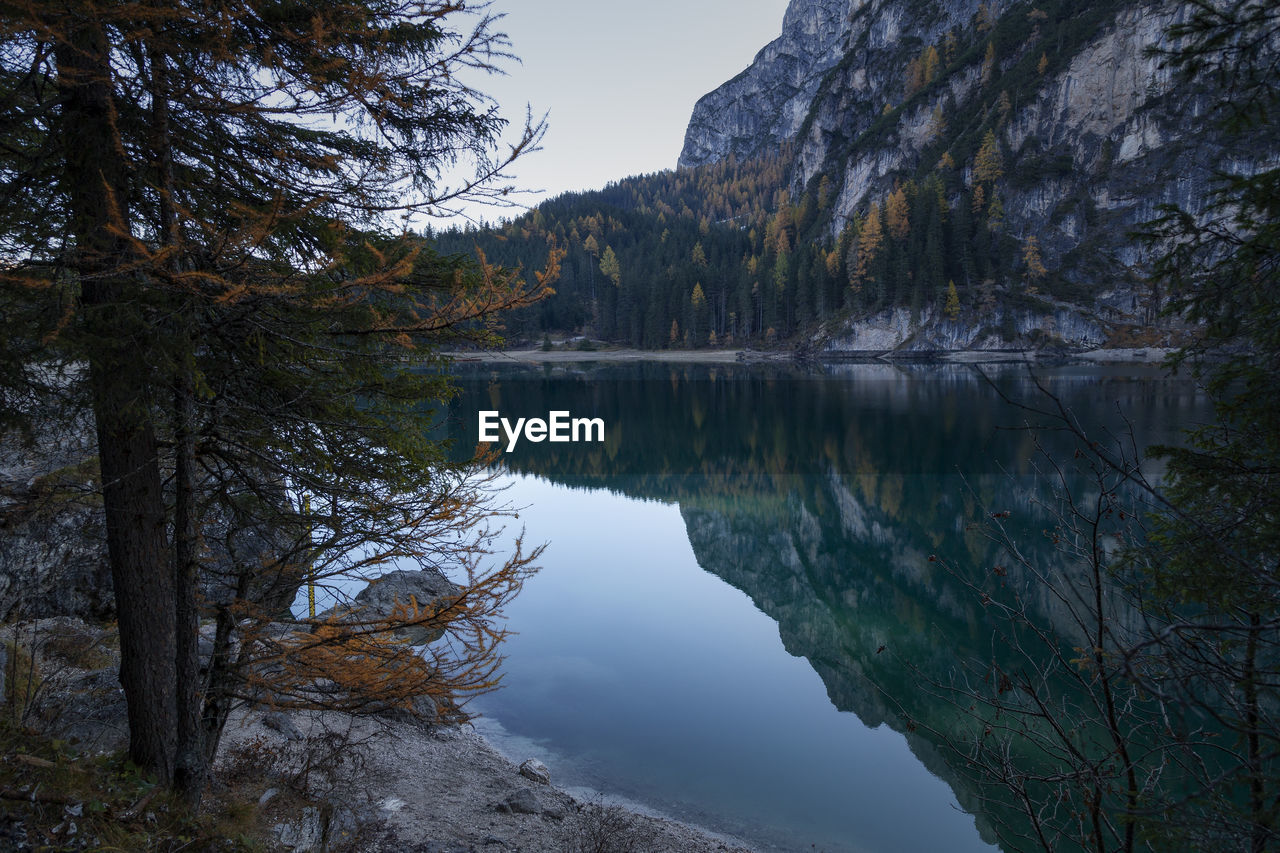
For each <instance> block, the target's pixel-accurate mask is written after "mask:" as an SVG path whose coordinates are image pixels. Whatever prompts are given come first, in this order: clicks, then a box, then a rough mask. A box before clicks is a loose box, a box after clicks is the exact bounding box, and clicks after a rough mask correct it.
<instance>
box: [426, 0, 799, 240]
mask: <svg viewBox="0 0 1280 853" xmlns="http://www.w3.org/2000/svg"><path fill="white" fill-rule="evenodd" d="M786 7H787V0H628V2H606V0H494V2H493V3H492V6H491V8H490V11H492V12H494V13H503V14H505V15H506V17H504V18H503V19H502V20H501V21H500V22H499V25H498V29H499V30H501V31H503V32H505V33H507V35H508V36H510V39H511V52H512V53H514V54H515V55H516V56H518V57H519V58H520V60H521V63H520V64H518V65H515V64H513V65H510V66H509V68H508V74H507V76H505V77H488V78H484V79H481V80H477V81H475V85H476V87H477V88H479V89H480V90H481V91H484V92H485V93H486V94H489V95H491V96H493V97H494V98H495V99H496V100H497V101H498V104H499V105H500V106H501V107H502V110H503V113H504V114H505V115H507V116H508V117H509V118H510V119H511V120H512V122H513V123H515V122H518V121H520V120H521V119H523V117H524V109H525V105H526V104H527V105H529V106H531V107H532V109H533V112H534V114H535V116H538V115H541V114H542V113H549V116H548V122H549V126H550V127H549V130H548V132H547V135H546V138H545V140H544V141H543V145H542V150H541V151H539V152H537V153H535V154H531V155H528V157H527V158H526V159H525V160H524V161H523V162H522V163H520V164H519V167H518V169H516V170H515V176H516V179H517V180H516V183H517V184H518V185H519V186H520V187H521V188H524V189H539V190H544V191H545V192H543V193H540V194H538V195H535V196H530V197H528V198H527V199H526V201H527V203H529V204H530V205H532V204H536V203H537V201H539V200H541V199H543V198H550V197H551V196H554V195H558V194H559V193H562V192H566V191H569V190H583V189H598V188H600V187H603V186H604V185H605V184H607V183H609V182H610V181H615V180H618V179H620V178H624V177H627V176H629V175H636V174H641V173H647V172H657V171H660V170H662V169H671V168H674V167H675V165H676V159H677V158H678V157H679V156H680V148H681V146H682V145H683V143H684V131H685V127H686V126H687V125H688V122H689V115H690V113H691V112H692V110H693V105H694V103H695V102H696V101H697V100H698V98H700V97H702V96H703V95H704V94H706V93H707V92H709V91H711V90H712V89H714V88H716V87H717V86H719V85H720V84H721V83H723V82H725V81H726V80H728V79H730V78H731V77H733V76H734V75H736V74H737V73H738V72H740V71H742V70H743V69H744V68H746V67H747V66H748V65H749V64H750V63H751V60H752V58H753V57H754V56H755V55H756V52H757V51H759V50H760V48H762V47H764V46H765V45H766V44H767V43H768V42H770V41H772V40H773V39H775V38H777V37H778V35H779V34H780V33H781V31H782V15H783V12H784V11H786ZM518 213H519V211H511V210H508V211H505V212H504V211H501V210H498V209H492V208H490V209H483V210H476V211H475V212H474V213H473V214H472V215H473V216H478V217H484V218H485V219H488V220H490V221H494V220H497V219H499V218H507V217H511V216H514V215H517V214H518ZM435 224H436V225H437V226H438V225H439V224H440V223H438V222H437V223H435Z"/></svg>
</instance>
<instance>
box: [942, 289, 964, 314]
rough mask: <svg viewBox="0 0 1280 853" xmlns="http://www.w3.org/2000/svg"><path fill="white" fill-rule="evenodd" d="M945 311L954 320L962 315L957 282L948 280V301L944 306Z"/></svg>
mask: <svg viewBox="0 0 1280 853" xmlns="http://www.w3.org/2000/svg"><path fill="white" fill-rule="evenodd" d="M942 311H943V313H945V314H946V315H947V317H949V318H950V319H952V320H954V319H956V318H957V317H959V316H960V294H959V293H958V292H956V283H955V282H954V281H948V282H947V301H946V303H945V304H944V305H943V308H942Z"/></svg>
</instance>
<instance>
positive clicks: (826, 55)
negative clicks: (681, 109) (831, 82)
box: [680, 0, 858, 166]
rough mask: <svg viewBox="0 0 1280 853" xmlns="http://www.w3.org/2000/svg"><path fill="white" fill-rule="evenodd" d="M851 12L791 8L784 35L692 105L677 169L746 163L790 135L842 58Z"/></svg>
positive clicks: (840, 1)
mask: <svg viewBox="0 0 1280 853" xmlns="http://www.w3.org/2000/svg"><path fill="white" fill-rule="evenodd" d="M855 2H858V0H855ZM849 7H850V0H807V2H792V3H791V5H790V6H789V7H788V8H787V12H786V17H785V18H784V19H783V22H782V35H781V36H779V37H778V38H777V39H775V40H774V41H772V42H770V43H769V44H768V45H767V46H766V47H765V48H764V49H763V50H761V51H760V52H759V53H758V54H757V55H756V58H755V61H754V62H753V63H752V64H751V66H750V67H749V68H747V70H745V71H743V72H742V73H741V74H739V75H738V76H737V77H735V78H734V79H732V80H730V81H729V82H728V83H725V84H724V85H723V86H721V87H720V88H718V89H716V90H715V91H714V92H711V93H709V94H707V95H705V96H703V98H702V99H701V100H699V101H698V103H697V105H696V106H694V108H693V118H692V119H690V121H689V129H688V131H687V132H686V133H685V139H684V150H683V151H682V152H681V154H680V165H681V166H697V165H700V164H703V163H711V162H715V161H716V160H720V159H722V158H724V157H726V156H728V155H730V154H733V155H735V156H738V157H750V156H752V155H754V154H757V153H759V152H760V151H762V150H764V149H765V146H768V145H777V144H779V143H781V142H783V141H784V140H787V139H790V138H791V137H792V136H794V135H795V133H796V131H797V130H799V129H800V125H801V123H802V122H803V121H804V117H805V115H806V114H807V113H808V111H809V104H810V102H811V101H812V100H813V98H814V96H815V95H816V94H817V91H818V86H819V84H820V83H821V81H822V76H823V74H825V73H826V72H827V70H828V69H829V68H831V67H832V66H833V65H835V64H836V63H837V62H838V61H839V60H840V57H841V56H842V55H843V54H844V40H845V37H846V35H847V34H848V12H849Z"/></svg>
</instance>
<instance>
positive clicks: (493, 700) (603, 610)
mask: <svg viewBox="0 0 1280 853" xmlns="http://www.w3.org/2000/svg"><path fill="white" fill-rule="evenodd" d="M1041 374H1042V376H1043V379H1044V382H1045V384H1046V385H1047V386H1048V387H1049V388H1051V389H1052V390H1053V391H1054V393H1056V394H1058V395H1059V396H1060V398H1061V399H1062V400H1063V402H1064V403H1065V404H1067V405H1068V406H1070V407H1071V408H1072V410H1073V411H1074V412H1076V414H1077V415H1078V416H1079V417H1080V418H1081V420H1082V421H1083V422H1084V423H1085V425H1086V426H1088V427H1089V429H1090V430H1091V431H1093V432H1094V433H1095V434H1096V435H1099V436H1100V437H1106V436H1107V435H1108V430H1112V431H1113V432H1114V433H1117V434H1118V433H1119V432H1120V431H1121V430H1123V429H1125V428H1132V430H1133V432H1134V434H1135V436H1136V439H1137V443H1138V444H1139V445H1145V444H1146V443H1150V442H1160V441H1165V442H1167V441H1171V440H1173V439H1175V438H1176V435H1177V430H1178V428H1179V427H1181V426H1185V425H1188V424H1190V423H1191V422H1193V421H1197V420H1203V419H1204V418H1206V417H1207V414H1208V410H1207V407H1206V405H1205V403H1204V401H1203V399H1202V398H1201V397H1200V396H1199V395H1198V393H1197V392H1196V389H1195V388H1194V387H1193V386H1192V385H1191V384H1190V383H1189V382H1186V381H1180V380H1172V379H1168V378H1162V375H1161V373H1160V372H1159V371H1157V370H1140V369H1138V370H1135V369H1133V368H1127V369H1124V370H1114V369H1107V368H1096V367H1090V368H1057V369H1053V370H1048V371H1041ZM461 386H462V390H463V394H462V396H461V398H460V399H459V400H458V401H457V402H456V403H455V404H454V405H453V406H452V408H451V412H450V417H451V421H452V427H451V429H452V434H453V435H455V436H456V437H457V439H458V443H459V445H461V446H464V447H470V446H473V445H474V442H475V436H476V412H477V411H478V410H480V409H497V410H499V411H501V413H502V414H503V416H505V417H509V418H512V419H514V418H515V417H539V416H540V417H545V416H546V413H547V412H548V411H550V410H553V409H565V410H569V411H571V412H572V413H573V415H574V416H586V417H602V418H604V419H605V422H606V424H607V425H608V431H607V439H606V441H605V442H604V444H603V445H600V444H576V445H575V444H556V445H551V444H546V443H544V444H537V445H535V444H529V443H526V442H522V443H521V444H520V445H519V446H518V447H517V448H516V449H515V450H514V452H512V453H509V454H506V456H505V458H504V465H505V467H506V469H507V473H506V474H505V475H504V476H505V482H506V484H507V486H508V491H507V493H506V498H507V499H508V500H509V502H511V503H512V504H515V505H518V506H521V507H524V509H523V510H522V512H521V513H520V520H519V522H518V523H519V524H521V525H523V526H524V528H525V530H526V532H527V536H528V540H529V541H531V542H547V543H548V547H547V550H546V553H545V555H544V557H543V559H542V560H541V565H542V566H543V569H542V571H541V572H540V573H539V574H538V575H537V576H536V577H535V578H534V579H532V580H531V581H530V582H529V583H528V584H527V585H526V587H525V589H524V591H523V592H522V593H521V595H520V596H519V597H518V598H517V599H516V600H515V601H514V602H513V603H512V604H511V606H510V607H509V610H508V614H509V624H510V627H511V628H512V629H513V630H514V631H516V632H518V633H517V635H516V636H514V637H512V638H511V639H510V640H509V642H508V644H507V646H506V656H507V663H506V665H505V672H506V676H505V679H504V685H505V686H504V688H503V689H502V690H500V691H498V692H496V693H494V694H491V695H489V696H486V697H483V698H482V699H479V700H477V701H476V704H475V706H473V709H474V710H478V711H480V712H481V713H482V714H484V719H483V720H482V721H481V723H480V728H481V730H482V731H484V732H485V733H486V734H487V735H489V736H490V737H491V738H492V739H493V740H495V741H496V742H497V744H498V745H499V747H500V748H503V749H504V750H505V751H507V752H508V753H509V754H510V755H511V756H512V757H513V758H516V759H522V758H524V757H528V756H537V757H539V758H541V759H542V760H543V761H545V762H546V763H547V765H548V766H549V767H550V768H551V771H552V776H553V781H555V782H556V783H557V784H560V785H565V786H570V787H579V788H583V789H588V790H590V791H598V792H603V793H604V794H605V795H607V796H609V797H614V798H620V799H625V800H628V801H631V802H633V803H638V804H640V805H642V806H645V807H648V808H652V809H655V810H658V811H661V812H663V813H666V814H670V815H673V816H676V817H679V818H683V819H686V820H690V821H693V822H697V823H700V824H702V825H704V826H708V827H710V828H712V829H716V830H720V831H723V832H727V833H732V834H734V835H737V836H739V837H741V838H743V839H746V840H748V841H749V842H751V843H752V844H754V845H755V846H758V847H760V848H761V849H779V850H806V851H807V850H813V849H817V850H827V851H896V853H905V852H906V851H937V850H949V851H971V850H972V851H976V850H991V849H994V848H993V847H991V846H990V845H989V844H988V842H987V841H985V840H984V838H986V839H988V840H989V839H991V838H992V836H991V834H990V832H989V830H988V829H987V828H986V822H987V820H988V818H989V816H987V815H983V814H982V812H981V810H980V808H979V803H978V799H977V797H976V792H975V790H974V789H973V787H972V783H970V782H968V781H967V780H966V779H965V778H964V776H963V774H962V773H960V772H958V771H957V770H956V769H953V767H952V765H951V764H950V763H949V755H948V753H947V752H946V751H945V749H942V748H940V747H939V745H938V744H937V743H935V742H934V741H932V740H930V739H929V738H928V737H925V736H924V735H923V734H921V733H920V732H919V731H918V730H917V728H916V726H915V725H914V724H913V722H912V721H921V722H925V723H927V724H928V725H927V726H926V727H921V728H922V729H931V730H934V731H955V732H957V733H959V732H960V728H959V726H960V725H961V724H962V720H961V718H962V715H959V714H957V713H956V712H955V710H954V708H951V707H950V706H949V705H948V704H947V703H944V702H940V701H938V700H937V699H936V698H935V697H934V696H933V691H931V690H930V689H929V687H928V682H929V681H930V680H937V681H941V680H944V679H945V678H946V677H947V676H948V674H949V673H951V672H952V671H953V670H954V668H955V667H956V666H957V665H959V664H960V663H961V662H962V661H964V660H967V659H968V658H969V657H970V656H980V655H981V654H983V648H984V641H986V640H987V638H989V636H990V625H989V624H988V623H987V622H986V621H985V620H986V619H987V614H985V613H984V610H983V608H982V606H981V604H980V603H979V602H978V601H976V600H974V596H973V595H972V594H971V593H970V592H969V591H968V590H967V589H966V588H965V587H964V585H963V584H962V583H961V582H960V580H959V579H958V578H957V577H956V576H953V575H951V574H948V573H947V572H945V571H943V570H941V569H940V568H939V566H938V564H937V563H935V562H932V561H930V559H929V557H930V555H934V554H938V555H942V556H945V557H947V559H948V560H950V561H951V562H953V563H955V565H956V566H957V570H958V571H960V572H963V571H965V570H966V567H971V568H973V570H974V571H980V570H984V569H985V567H989V566H990V565H991V564H992V563H991V561H992V560H994V559H996V558H997V555H996V553H995V551H994V546H992V545H991V544H990V542H989V541H987V540H986V539H985V538H984V537H982V536H981V535H980V533H979V532H977V531H975V530H974V529H973V528H972V523H973V522H975V521H978V520H980V518H981V517H982V516H983V514H984V513H986V512H989V511H992V510H994V509H999V510H1008V511H1011V512H1012V513H1013V516H1012V518H1011V521H1010V523H1011V524H1013V525H1014V526H1015V528H1017V527H1018V526H1019V525H1020V526H1021V529H1024V530H1025V531H1026V536H1027V539H1028V543H1029V544H1028V546H1027V547H1028V548H1029V549H1030V552H1031V553H1032V554H1033V558H1035V559H1042V560H1048V561H1052V560H1055V559H1060V558H1058V557H1057V556H1056V555H1055V554H1054V552H1053V551H1052V549H1050V548H1049V547H1048V546H1047V545H1045V544H1043V541H1044V539H1045V537H1044V536H1043V534H1042V533H1041V531H1042V530H1043V527H1044V523H1045V521H1044V518H1043V514H1042V512H1041V511H1039V510H1038V509H1037V506H1036V498H1037V497H1042V496H1043V495H1044V494H1046V492H1045V482H1044V480H1043V478H1039V477H1038V476H1037V473H1036V468H1037V451H1036V443H1035V434H1033V433H1031V432H1029V431H1027V430H1025V429H1018V427H1020V426H1023V425H1025V424H1026V423H1027V422H1028V420H1031V421H1033V422H1039V421H1041V420H1043V419H1040V418H1038V417H1037V416H1035V415H1031V414H1028V413H1027V412H1025V411H1022V410H1019V409H1016V408H1014V407H1013V406H1011V405H1009V404H1007V403H1005V402H1003V401H1002V394H1003V395H1008V396H1011V397H1014V398H1017V399H1022V400H1026V401H1029V402H1032V403H1035V404H1038V405H1043V403H1044V402H1045V398H1043V397H1041V396H1039V395H1038V393H1037V391H1036V389H1035V387H1034V385H1033V383H1032V382H1031V380H1030V379H1029V378H1028V376H1027V374H1026V372H1025V369H1023V368H1018V369H1005V370H1002V371H1000V372H999V373H997V374H995V375H994V378H993V382H991V383H989V382H987V381H986V380H984V378H983V377H982V376H981V375H979V374H978V373H977V372H976V371H975V370H973V369H972V368H965V367H952V366H915V367H890V366H884V365H851V366H839V367H828V368H820V369H815V370H809V371H807V370H800V369H797V368H792V367H779V366H759V367H747V366H743V367H736V366H729V367H725V366H719V367H709V366H672V365H669V364H664V365H658V364H649V365H626V366H619V365H614V366H602V367H591V366H586V365H576V366H563V365H558V366H555V367H537V368H523V369H522V368H496V369H495V368H487V367H486V368H484V369H482V370H476V371H474V372H472V373H471V374H469V375H466V376H464V378H463V380H462V383H461ZM1041 440H1042V442H1044V443H1045V444H1046V445H1047V446H1048V448H1049V449H1050V450H1051V451H1053V452H1055V453H1058V454H1061V455H1063V456H1068V455H1069V452H1070V444H1069V442H1067V440H1066V439H1065V438H1064V437H1063V436H1061V435H1059V434H1054V433H1042V434H1041ZM1037 549H1038V550H1037ZM1009 582H1010V583H1015V584H1016V583H1018V582H1019V579H1018V578H1017V577H1011V578H1010V579H1009ZM1042 617H1043V619H1044V620H1045V621H1046V623H1047V624H1055V620H1061V619H1062V614H1060V613H1057V612H1055V611H1054V609H1053V605H1052V604H1051V603H1047V602H1046V603H1045V604H1044V606H1043V608H1042ZM950 760H951V761H954V759H950Z"/></svg>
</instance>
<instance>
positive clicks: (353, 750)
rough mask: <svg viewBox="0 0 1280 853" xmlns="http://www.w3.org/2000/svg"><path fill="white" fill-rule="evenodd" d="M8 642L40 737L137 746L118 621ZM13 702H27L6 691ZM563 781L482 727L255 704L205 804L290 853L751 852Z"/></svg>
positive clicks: (78, 746) (45, 623) (35, 631)
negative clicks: (122, 674) (31, 677)
mask: <svg viewBox="0 0 1280 853" xmlns="http://www.w3.org/2000/svg"><path fill="white" fill-rule="evenodd" d="M0 635H2V636H0V640H2V641H3V642H2V643H0V658H6V659H7V657H8V656H9V652H7V651H5V650H6V649H13V648H15V647H19V646H20V647H21V648H22V649H23V654H24V655H26V656H27V657H25V658H24V660H28V661H33V662H34V671H35V672H38V673H39V674H40V676H39V679H38V683H36V682H33V687H32V690H31V691H30V693H31V695H30V696H28V697H27V698H26V700H24V701H25V703H27V704H28V707H27V708H25V709H24V711H23V713H22V718H23V719H24V720H25V721H26V724H27V725H29V726H31V730H32V731H33V732H38V736H39V737H41V738H45V739H50V740H52V741H56V742H61V743H65V744H67V748H68V749H70V750H71V751H72V752H73V753H75V754H78V755H80V756H81V757H83V758H85V759H88V760H92V756H95V755H103V754H108V753H113V752H118V751H120V750H123V749H124V748H125V746H126V744H127V729H128V726H127V721H126V707H125V702H124V694H123V691H122V690H121V688H120V685H119V681H118V679H117V677H116V670H117V669H118V667H119V651H118V642H117V640H116V635H115V632H114V630H112V629H111V627H110V626H108V625H96V624H92V623H89V622H86V621H84V620H81V619H78V618H75V617H68V616H61V617H55V618H48V619H38V620H32V621H28V622H22V623H17V624H11V625H6V626H4V627H3V628H2V629H0ZM0 663H3V661H0ZM7 669H8V667H5V666H0V673H4V672H5V671H6V670H7ZM5 695H16V694H14V693H13V691H10V693H9V694H6V693H5V692H4V691H3V688H2V684H0V696H5ZM553 774H554V770H548V769H547V768H546V767H545V766H543V765H542V764H541V763H540V762H537V761H526V762H523V763H522V764H521V765H519V766H518V765H517V764H516V763H514V762H513V761H510V760H508V759H507V758H505V757H504V756H503V755H501V754H500V753H499V752H498V750H497V749H495V748H494V747H493V746H492V745H491V744H490V743H489V742H488V741H487V740H485V738H484V737H483V736H482V735H481V734H480V733H479V732H477V731H476V730H475V728H474V727H472V726H471V725H470V724H461V725H459V724H437V723H427V722H425V721H423V720H421V719H417V718H412V717H409V716H408V715H403V714H401V715H389V716H352V715H348V714H343V713H338V712H334V711H325V712H292V713H285V712H282V711H273V710H271V709H269V708H248V709H242V710H240V711H238V712H236V713H235V714H233V715H232V718H231V720H230V721H229V722H228V724H227V727H226V729H225V732H224V734H223V738H222V742H221V744H220V746H219V750H218V758H217V761H216V762H215V767H214V777H213V779H212V781H211V784H210V786H209V792H208V795H207V797H206V800H205V807H206V809H212V810H223V811H237V812H239V813H241V814H245V815H246V819H247V821H248V823H249V824H251V825H252V826H253V827H255V831H254V832H253V835H254V836H255V838H256V841H257V843H259V844H260V845H261V846H262V847H264V848H265V849H269V850H275V851H287V853H329V851H332V853H339V851H359V852H360V853H476V851H485V853H488V851H493V853H499V852H500V851H516V852H517V853H519V852H520V851H523V852H524V853H535V851H550V850H555V851H571V852H572V851H584V853H586V851H606V850H616V851H631V850H645V851H672V853H675V851H682V852H683V851H688V853H730V851H735V853H736V851H749V850H750V848H749V847H748V846H746V845H744V844H743V843H741V842H739V841H738V840H736V839H731V838H727V837H723V836H717V835H713V834H711V833H709V832H707V831H704V830H701V829H699V828H696V827H693V826H689V825H687V824H684V823H680V822H677V821H674V820H669V819H666V818H661V817H656V816H654V815H651V814H642V813H640V812H637V811H634V810H631V809H627V808H625V807H623V806H621V805H618V804H615V803H610V802H606V801H604V800H603V799H601V798H597V799H583V798H580V797H576V796H574V795H572V794H570V793H568V792H566V791H564V790H562V789H560V788H557V787H556V786H555V785H554V784H553V781H554V776H553ZM12 820H16V818H7V817H5V815H4V814H3V810H0V840H3V838H4V837H9V836H13V835H15V834H16V830H15V828H14V827H15V826H16V824H13V823H12ZM6 821H8V823H6ZM56 829H57V828H56V827H55V828H53V830H56ZM53 830H51V831H53ZM63 831H64V832H65V828H64V830H63ZM63 840H64V841H67V842H72V841H75V842H76V843H80V846H83V843H81V842H83V841H87V839H72V838H66V839H63ZM73 848H74V849H80V848H79V847H75V846H74V845H73V846H72V847H68V848H67V849H73ZM15 849H21V848H15ZM59 849H61V848H59Z"/></svg>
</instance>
